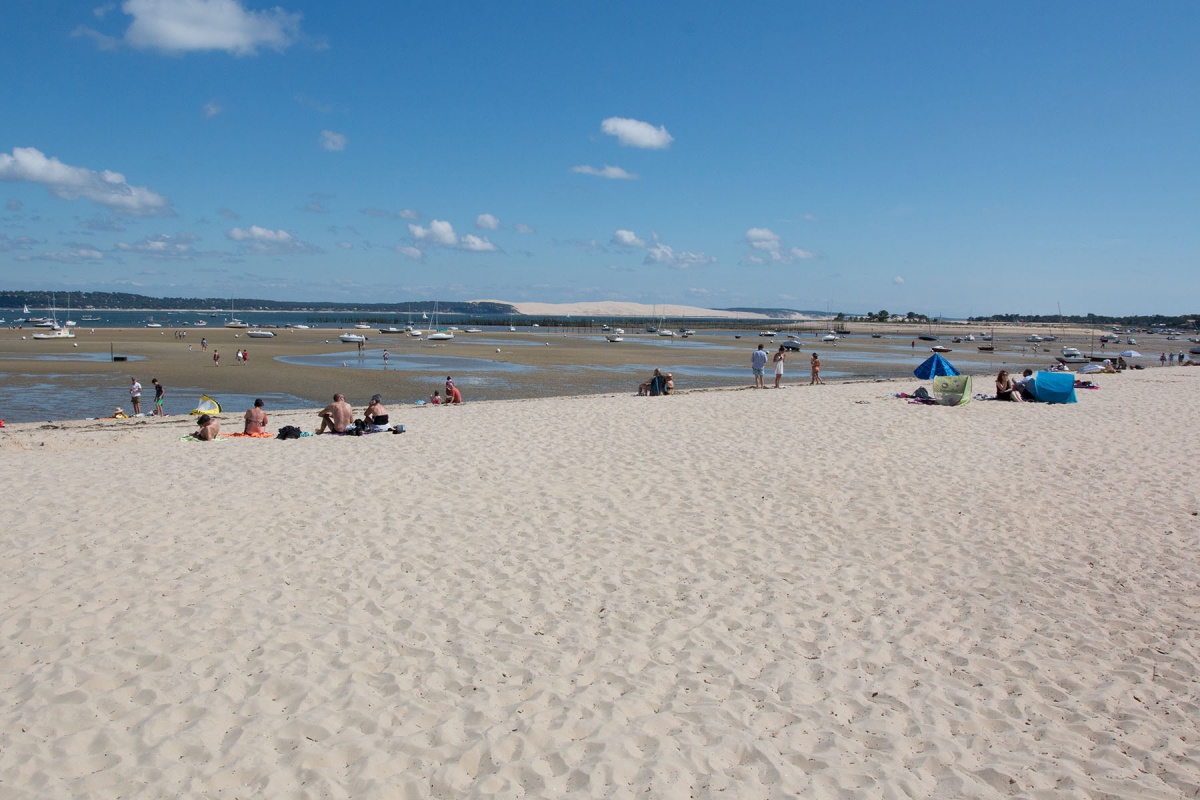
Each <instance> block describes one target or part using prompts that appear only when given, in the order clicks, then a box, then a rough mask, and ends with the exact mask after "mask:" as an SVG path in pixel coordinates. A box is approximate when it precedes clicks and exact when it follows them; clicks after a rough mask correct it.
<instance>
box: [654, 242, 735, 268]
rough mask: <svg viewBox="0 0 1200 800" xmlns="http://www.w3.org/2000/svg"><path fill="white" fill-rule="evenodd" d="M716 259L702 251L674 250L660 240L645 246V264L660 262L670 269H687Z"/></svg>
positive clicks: (710, 262)
mask: <svg viewBox="0 0 1200 800" xmlns="http://www.w3.org/2000/svg"><path fill="white" fill-rule="evenodd" d="M716 260H717V259H715V258H713V257H712V256H710V255H706V254H704V253H689V252H686V251H681V252H678V253H677V252H675V250H674V249H673V248H671V247H668V246H667V245H665V244H663V243H662V242H656V243H655V244H653V245H651V246H650V247H648V248H646V261H645V263H647V264H662V265H664V266H667V267H671V268H672V269H688V268H689V267H700V266H704V265H705V264H712V263H713V262H714V261H716Z"/></svg>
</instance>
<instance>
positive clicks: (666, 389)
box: [663, 372, 675, 394]
mask: <svg viewBox="0 0 1200 800" xmlns="http://www.w3.org/2000/svg"><path fill="white" fill-rule="evenodd" d="M663 394H675V376H674V375H672V374H671V373H669V372H668V373H667V382H666V383H665V384H664V385H663Z"/></svg>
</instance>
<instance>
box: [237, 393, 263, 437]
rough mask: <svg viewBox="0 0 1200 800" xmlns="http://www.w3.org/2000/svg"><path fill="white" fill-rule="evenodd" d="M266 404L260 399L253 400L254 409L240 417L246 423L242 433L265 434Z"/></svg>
mask: <svg viewBox="0 0 1200 800" xmlns="http://www.w3.org/2000/svg"><path fill="white" fill-rule="evenodd" d="M265 405H266V404H265V403H264V402H263V400H262V398H261V397H258V398H255V400H254V408H251V409H249V410H248V411H247V412H246V414H245V416H243V417H242V419H244V420H245V421H246V428H245V430H244V431H242V432H243V433H266V430H267V412H266V410H265V409H264V406H265Z"/></svg>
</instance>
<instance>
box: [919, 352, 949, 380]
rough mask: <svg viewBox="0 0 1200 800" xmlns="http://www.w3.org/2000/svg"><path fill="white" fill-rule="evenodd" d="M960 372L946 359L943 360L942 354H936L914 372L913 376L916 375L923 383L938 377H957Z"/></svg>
mask: <svg viewBox="0 0 1200 800" xmlns="http://www.w3.org/2000/svg"><path fill="white" fill-rule="evenodd" d="M957 374H958V370H957V369H955V368H954V365H953V364H951V363H950V362H949V361H947V360H946V359H944V358H942V356H941V354H940V353H934V354H933V355H931V356H930V357H929V358H927V359H925V360H924V361H922V362H921V366H919V367H917V368H916V369H914V370H913V375H916V376H917V377H918V378H920V379H921V380H923V381H927V380H929V379H931V378H934V377H937V376H938V375H957Z"/></svg>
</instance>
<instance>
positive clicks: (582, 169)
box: [571, 164, 638, 181]
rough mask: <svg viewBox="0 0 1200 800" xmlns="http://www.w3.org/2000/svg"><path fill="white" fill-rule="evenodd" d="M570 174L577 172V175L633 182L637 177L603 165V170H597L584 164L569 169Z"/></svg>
mask: <svg viewBox="0 0 1200 800" xmlns="http://www.w3.org/2000/svg"><path fill="white" fill-rule="evenodd" d="M571 172H579V173H582V174H583V175H595V176H597V177H600V178H610V179H612V180H621V181H635V180H637V177H638V176H637V175H636V174H635V173H633V172H626V171H625V170H623V169H621V168H620V167H610V166H609V165H607V164H605V165H604V168H603V169H597V168H596V167H589V166H587V165H586V164H584V165H583V166H579V167H571Z"/></svg>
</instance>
